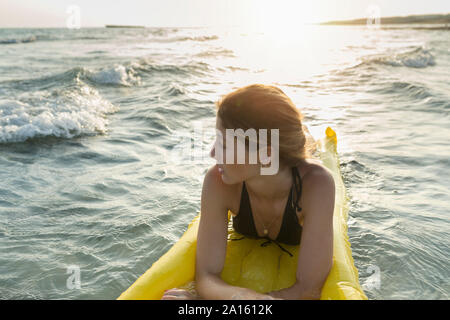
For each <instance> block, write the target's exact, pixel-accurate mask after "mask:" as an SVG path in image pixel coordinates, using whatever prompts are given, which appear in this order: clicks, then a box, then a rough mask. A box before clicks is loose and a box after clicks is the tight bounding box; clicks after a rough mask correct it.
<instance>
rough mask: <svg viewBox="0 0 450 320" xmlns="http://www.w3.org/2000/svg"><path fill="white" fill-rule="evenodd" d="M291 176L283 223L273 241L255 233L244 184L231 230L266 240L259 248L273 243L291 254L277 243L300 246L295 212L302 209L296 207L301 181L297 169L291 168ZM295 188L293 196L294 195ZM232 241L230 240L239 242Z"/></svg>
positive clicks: (299, 230)
mask: <svg viewBox="0 0 450 320" xmlns="http://www.w3.org/2000/svg"><path fill="white" fill-rule="evenodd" d="M292 176H293V180H294V185H293V187H291V190H290V192H289V199H288V201H287V203H286V207H285V209H284V213H283V222H282V224H281V228H280V232H279V233H278V236H277V238H276V239H275V240H272V239H270V238H269V237H268V236H265V237H260V236H259V235H258V233H257V231H256V227H255V222H254V221H253V215H252V209H251V206H250V200H249V197H248V193H247V189H246V187H245V182H244V183H243V187H242V195H241V204H240V206H239V212H238V215H236V216H233V228H234V230H235V231H237V232H239V233H240V234H242V235H244V236H247V237H250V238H261V239H267V240H268V241H266V242H264V243H262V244H261V246H263V247H264V246H267V245H269V244H270V243H271V242H275V243H276V244H277V245H278V246H279V247H280V248H281V249H282V250H283V251H285V252H287V253H289V255H291V256H292V254H291V253H290V252H289V251H287V250H286V249H284V248H283V247H282V246H280V244H279V243H278V242H281V243H285V244H288V245H298V244H300V238H301V234H302V226H301V225H300V224H299V222H298V218H297V213H296V212H297V211H301V210H302V208H301V207H300V206H299V205H298V200H299V199H300V196H301V194H302V179H301V177H300V174H299V172H298V169H297V167H293V168H292ZM294 188H295V194H294V195H293V193H294ZM243 238H244V237H243ZM243 238H239V239H232V240H241V239H243Z"/></svg>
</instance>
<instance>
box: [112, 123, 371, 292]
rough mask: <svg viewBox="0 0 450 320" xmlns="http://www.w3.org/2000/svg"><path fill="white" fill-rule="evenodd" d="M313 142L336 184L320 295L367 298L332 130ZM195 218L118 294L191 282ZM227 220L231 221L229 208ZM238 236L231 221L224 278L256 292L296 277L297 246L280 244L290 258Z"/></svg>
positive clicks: (274, 247)
mask: <svg viewBox="0 0 450 320" xmlns="http://www.w3.org/2000/svg"><path fill="white" fill-rule="evenodd" d="M317 142H318V149H319V154H320V158H321V160H322V162H323V164H324V165H325V166H326V167H327V168H328V169H329V170H330V171H331V173H332V174H333V177H334V180H335V185H336V201H335V208H334V217H333V230H334V238H333V240H334V243H333V246H334V248H333V267H332V269H331V271H330V274H329V275H328V278H327V280H326V282H325V284H324V286H323V288H322V295H321V299H325V300H327V299H332V300H342V299H352V300H359V299H367V297H366V295H365V294H364V292H363V291H362V289H361V287H360V285H359V280H358V271H357V269H356V268H355V266H354V263H353V258H352V253H351V249H350V243H349V241H348V235H347V216H348V198H347V195H346V192H345V186H344V183H343V181H342V177H341V173H340V169H339V159H338V156H337V152H336V146H337V138H336V134H335V132H334V131H333V130H332V129H331V128H329V127H328V128H327V129H326V132H325V137H324V138H322V139H320V140H318V141H317ZM199 219H200V214H198V215H197V216H196V217H195V218H194V219H193V220H192V221H191V223H190V224H189V226H188V229H187V231H186V232H185V233H184V235H183V236H182V237H181V238H180V239H179V241H178V242H177V243H175V244H174V245H173V246H172V248H171V249H170V250H169V251H168V252H166V253H165V254H164V255H163V256H162V257H161V258H160V259H159V260H158V261H156V262H155V263H154V264H153V265H152V266H151V267H150V269H148V270H147V271H146V272H145V273H144V274H143V275H142V276H141V277H140V278H139V279H137V280H136V282H135V283H134V284H133V285H131V287H129V288H128V289H127V290H126V291H125V292H123V293H122V294H121V295H120V297H119V299H151V300H158V299H161V297H162V295H163V293H164V291H165V290H167V289H171V288H174V287H182V286H185V285H186V284H187V283H190V282H191V281H193V280H194V278H195V252H196V244H197V231H198V225H199V221H200V220H199ZM228 219H229V222H231V220H230V211H229V212H228ZM241 237H242V235H240V234H238V233H236V232H234V230H233V229H232V227H231V223H230V224H229V228H228V239H229V240H228V245H227V252H226V259H225V265H224V268H223V270H222V274H221V276H222V279H223V280H225V281H226V282H228V283H229V284H232V285H236V286H241V287H247V288H251V289H253V290H255V291H258V292H269V291H273V290H279V289H283V288H286V287H290V286H291V285H292V284H293V283H294V282H295V279H296V276H295V274H296V268H297V258H298V250H299V246H289V245H283V247H284V248H286V249H287V250H288V251H289V252H291V253H293V254H294V256H293V257H290V256H289V255H288V254H287V253H286V252H283V251H282V250H281V249H280V248H279V247H278V246H277V245H276V244H274V243H271V244H270V245H268V246H266V247H261V246H260V244H261V243H262V242H264V241H266V240H265V239H248V238H245V239H243V240H240V241H231V240H230V239H231V238H241ZM300 246H301V245H300Z"/></svg>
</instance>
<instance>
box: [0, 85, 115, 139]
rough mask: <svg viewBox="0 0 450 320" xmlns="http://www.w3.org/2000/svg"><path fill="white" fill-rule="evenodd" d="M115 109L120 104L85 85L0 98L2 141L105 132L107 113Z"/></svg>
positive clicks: (70, 136)
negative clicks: (5, 98) (12, 97)
mask: <svg viewBox="0 0 450 320" xmlns="http://www.w3.org/2000/svg"><path fill="white" fill-rule="evenodd" d="M115 111H117V107H115V106H114V105H112V104H111V103H110V102H109V101H107V100H105V99H103V98H102V97H101V96H100V94H99V93H98V92H97V91H96V90H95V89H93V88H91V87H89V86H87V85H83V84H81V85H80V86H78V87H74V88H70V89H61V90H55V91H53V92H49V91H44V92H40V91H37V92H33V93H29V94H28V96H26V97H22V98H21V99H20V100H19V99H17V100H0V143H13V142H23V141H26V140H28V139H32V138H38V137H48V136H53V137H58V138H73V137H75V136H80V135H95V134H98V133H105V132H106V126H107V124H108V121H107V119H106V115H107V114H109V113H112V112H115Z"/></svg>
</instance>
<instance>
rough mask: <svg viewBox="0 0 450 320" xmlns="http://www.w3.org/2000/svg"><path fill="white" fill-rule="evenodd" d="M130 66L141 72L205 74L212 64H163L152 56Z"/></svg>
mask: <svg viewBox="0 0 450 320" xmlns="http://www.w3.org/2000/svg"><path fill="white" fill-rule="evenodd" d="M130 68H132V69H133V70H134V71H136V72H138V74H139V73H148V74H154V73H170V74H176V75H185V76H191V75H204V74H205V73H206V72H208V71H210V65H209V64H208V63H206V62H200V61H190V62H187V63H183V64H161V63H157V62H155V61H153V60H152V59H151V58H142V59H140V60H139V61H136V62H133V63H131V64H130Z"/></svg>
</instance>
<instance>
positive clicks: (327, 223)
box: [269, 168, 335, 299]
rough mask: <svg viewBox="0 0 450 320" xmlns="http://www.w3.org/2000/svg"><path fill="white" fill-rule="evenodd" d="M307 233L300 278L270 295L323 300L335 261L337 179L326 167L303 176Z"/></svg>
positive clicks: (302, 252) (304, 226) (300, 266)
mask: <svg viewBox="0 0 450 320" xmlns="http://www.w3.org/2000/svg"><path fill="white" fill-rule="evenodd" d="M303 185H304V188H303V190H304V192H303V194H302V204H303V206H302V210H303V211H304V222H303V232H302V239H301V244H300V253H299V256H298V265H297V281H296V283H295V284H294V285H293V286H291V287H289V288H286V289H282V290H278V291H272V292H270V293H269V295H271V296H273V297H276V298H282V299H320V295H321V292H322V287H323V285H324V283H325V281H326V279H327V277H328V274H329V272H330V270H331V267H332V264H333V212H334V202H335V185H334V179H333V176H332V175H331V173H330V172H328V171H327V169H325V168H323V169H322V168H319V169H313V170H312V171H311V172H309V173H308V174H306V175H305V177H304V178H303Z"/></svg>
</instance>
